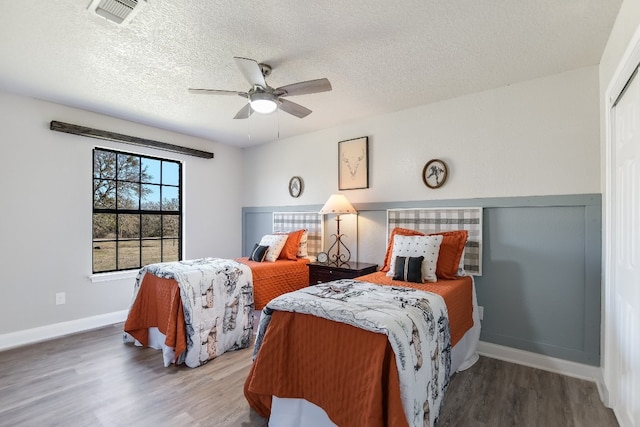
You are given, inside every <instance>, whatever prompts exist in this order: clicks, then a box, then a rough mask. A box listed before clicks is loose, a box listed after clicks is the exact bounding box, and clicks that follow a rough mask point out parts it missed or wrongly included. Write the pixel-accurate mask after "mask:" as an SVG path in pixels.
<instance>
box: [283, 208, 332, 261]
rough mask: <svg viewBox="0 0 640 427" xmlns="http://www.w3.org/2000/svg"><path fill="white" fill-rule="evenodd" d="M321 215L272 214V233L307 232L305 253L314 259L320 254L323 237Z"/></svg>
mask: <svg viewBox="0 0 640 427" xmlns="http://www.w3.org/2000/svg"><path fill="white" fill-rule="evenodd" d="M322 227H323V222H322V215H320V214H319V213H318V212H274V213H273V231H274V232H276V231H295V230H300V229H301V228H304V229H305V230H307V236H308V239H307V252H308V253H309V256H310V257H314V258H315V257H316V256H317V255H318V252H322V243H323V242H322V236H323V235H324V230H323V228H322Z"/></svg>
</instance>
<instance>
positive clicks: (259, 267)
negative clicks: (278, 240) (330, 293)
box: [236, 258, 309, 310]
mask: <svg viewBox="0 0 640 427" xmlns="http://www.w3.org/2000/svg"><path fill="white" fill-rule="evenodd" d="M236 261H238V262H241V263H243V264H246V265H248V266H249V268H251V272H252V273H253V304H254V308H255V309H256V310H262V308H263V307H264V306H265V305H267V303H268V302H269V301H271V300H272V299H274V298H275V297H277V296H279V295H282V294H286V293H287V292H293V291H295V290H298V289H300V288H304V287H307V286H309V267H307V263H308V262H309V260H308V259H306V258H298V260H297V261H289V260H280V259H279V260H277V261H276V262H256V261H249V258H237V259H236Z"/></svg>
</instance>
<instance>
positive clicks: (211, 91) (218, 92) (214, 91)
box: [188, 88, 249, 98]
mask: <svg viewBox="0 0 640 427" xmlns="http://www.w3.org/2000/svg"><path fill="white" fill-rule="evenodd" d="M188 90H189V93H195V94H197V95H240V96H243V97H245V98H246V97H248V96H249V95H248V94H247V92H239V91H237V90H220V89H193V88H189V89H188Z"/></svg>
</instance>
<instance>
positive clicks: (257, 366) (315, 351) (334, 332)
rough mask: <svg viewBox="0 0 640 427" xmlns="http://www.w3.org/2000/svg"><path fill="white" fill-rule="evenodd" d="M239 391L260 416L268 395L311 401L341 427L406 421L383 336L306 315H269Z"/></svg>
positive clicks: (267, 406)
mask: <svg viewBox="0 0 640 427" xmlns="http://www.w3.org/2000/svg"><path fill="white" fill-rule="evenodd" d="M292 343H296V344H295V345H292ZM336 355H339V356H338V357H336ZM244 394H245V397H246V398H247V401H248V402H249V404H250V405H251V407H252V408H253V409H254V410H255V411H256V412H257V413H258V414H260V415H261V416H263V417H269V415H270V414H271V396H272V395H274V396H280V397H291V398H303V399H306V400H307V401H309V402H312V403H315V404H316V405H318V406H320V407H321V408H324V409H325V410H326V412H327V414H328V415H329V417H330V418H331V420H332V421H333V422H334V423H335V424H337V425H339V426H341V427H347V426H367V427H376V426H380V427H382V426H406V425H407V419H406V417H405V414H404V410H403V409H402V401H401V399H400V385H399V379H398V370H397V368H396V361H395V354H394V352H393V349H392V348H391V345H390V344H389V339H388V337H387V336H386V335H383V334H376V333H374V332H369V331H365V330H364V329H360V328H356V327H354V326H351V325H347V324H344V323H338V322H332V321H330V320H326V319H322V318H320V317H315V316H311V315H307V314H295V313H289V312H281V311H276V312H274V313H273V316H272V318H271V322H270V324H269V328H268V333H267V334H266V335H265V337H264V341H263V342H262V346H261V348H260V352H259V353H258V357H257V358H256V360H255V362H254V363H253V365H252V367H251V371H250V372H249V376H248V377H247V380H246V381H245V385H244ZM345 396H348V398H345Z"/></svg>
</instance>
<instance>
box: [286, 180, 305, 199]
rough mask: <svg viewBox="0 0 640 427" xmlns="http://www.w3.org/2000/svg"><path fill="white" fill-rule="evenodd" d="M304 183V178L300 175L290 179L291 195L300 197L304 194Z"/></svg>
mask: <svg viewBox="0 0 640 427" xmlns="http://www.w3.org/2000/svg"><path fill="white" fill-rule="evenodd" d="M303 186H304V183H303V182H302V178H300V177H299V176H294V177H293V178H291V179H290V180H289V195H290V196H291V197H300V195H301V194H302V190H303V189H304V188H303Z"/></svg>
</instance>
